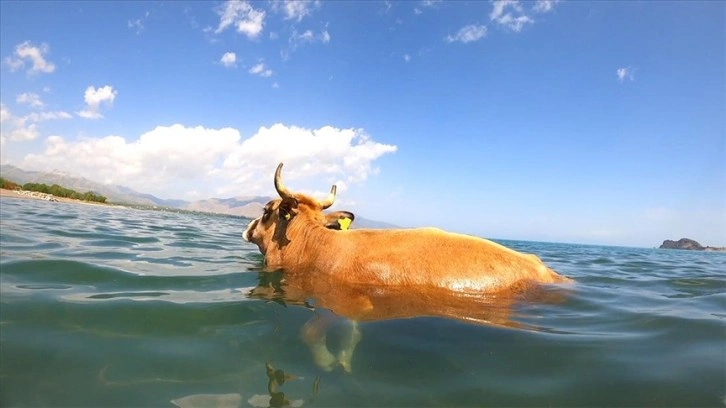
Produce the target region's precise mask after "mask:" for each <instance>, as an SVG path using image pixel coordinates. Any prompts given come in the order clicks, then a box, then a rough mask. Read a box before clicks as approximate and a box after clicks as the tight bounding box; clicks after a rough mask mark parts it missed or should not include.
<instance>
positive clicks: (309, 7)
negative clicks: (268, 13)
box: [272, 0, 322, 22]
mask: <svg viewBox="0 0 726 408" xmlns="http://www.w3.org/2000/svg"><path fill="white" fill-rule="evenodd" d="M321 4H322V3H321V2H320V1H319V0H315V1H312V0H284V1H275V2H273V3H272V10H273V11H276V12H281V13H283V14H284V15H285V17H284V19H285V20H296V21H297V22H300V21H302V19H303V18H305V17H307V16H309V15H311V14H312V12H313V10H315V9H316V8H319V7H320V6H321Z"/></svg>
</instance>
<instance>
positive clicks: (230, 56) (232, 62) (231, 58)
mask: <svg viewBox="0 0 726 408" xmlns="http://www.w3.org/2000/svg"><path fill="white" fill-rule="evenodd" d="M219 62H221V63H222V65H224V66H225V67H227V68H229V67H235V66H237V54H235V53H233V52H225V53H224V55H222V58H220V60H219Z"/></svg>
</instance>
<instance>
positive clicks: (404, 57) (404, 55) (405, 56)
mask: <svg viewBox="0 0 726 408" xmlns="http://www.w3.org/2000/svg"><path fill="white" fill-rule="evenodd" d="M403 60H404V61H406V62H411V56H410V55H408V54H403Z"/></svg>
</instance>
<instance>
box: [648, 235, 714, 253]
mask: <svg viewBox="0 0 726 408" xmlns="http://www.w3.org/2000/svg"><path fill="white" fill-rule="evenodd" d="M659 248H661V249H690V250H694V251H726V247H711V246H703V245H701V244H699V243H698V242H696V241H694V240H692V239H689V238H681V239H679V240H678V241H671V240H670V239H666V240H665V241H663V244H661V246H660V247H659Z"/></svg>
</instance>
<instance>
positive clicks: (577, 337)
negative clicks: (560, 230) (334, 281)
mask: <svg viewBox="0 0 726 408" xmlns="http://www.w3.org/2000/svg"><path fill="white" fill-rule="evenodd" d="M0 222H1V224H0V256H1V261H0V405H2V406H16V407H29V406H32V407H36V406H56V407H57V406H76V407H78V406H85V407H99V406H139V407H141V406H157V407H171V406H174V405H173V404H172V402H171V401H172V400H174V401H175V403H176V404H177V405H181V406H234V407H251V406H255V407H263V406H269V405H270V404H272V405H273V406H275V405H278V402H280V401H278V400H277V399H271V398H270V393H269V389H268V385H269V378H268V376H267V369H266V364H268V363H269V364H270V365H271V366H272V368H273V369H274V370H282V371H283V372H284V373H286V374H288V375H293V376H294V377H295V378H291V379H288V380H287V381H286V382H285V383H284V384H281V385H277V384H275V390H273V391H275V392H284V394H285V399H286V400H287V401H288V402H289V404H290V405H292V406H311V407H312V406H321V407H322V406H407V407H408V406H415V407H423V406H724V395H725V394H726V272H725V271H726V254H724V253H713V252H692V251H679V250H658V249H642V248H620V247H603V246H583V245H569V244H553V243H540V242H521V241H500V242H502V243H504V244H505V245H508V246H510V247H513V248H515V249H517V250H520V251H524V252H530V253H535V254H537V255H539V256H540V257H541V258H542V259H543V260H544V261H545V262H546V263H547V264H548V265H550V266H551V267H552V268H553V269H555V270H557V271H558V272H560V273H562V274H564V275H567V276H570V277H572V278H574V279H576V281H577V284H576V285H574V286H573V287H572V288H571V290H570V291H569V292H568V293H567V296H566V297H565V298H564V299H561V301H558V302H547V303H540V302H523V303H518V304H517V305H516V306H515V307H514V310H513V311H512V312H513V313H512V319H513V320H514V321H515V322H516V323H517V327H492V326H485V325H476V324H468V323H464V322H461V321H454V320H447V319H442V318H433V317H420V318H412V319H396V320H387V321H377V322H366V323H362V324H360V329H361V332H362V340H361V342H360V344H359V345H358V348H357V350H356V352H355V354H354V357H353V360H352V372H351V373H349V374H346V373H344V372H343V371H342V370H341V369H336V370H333V371H331V372H327V371H324V370H322V369H320V368H319V367H318V366H316V365H315V364H314V363H313V361H312V357H311V354H310V352H309V350H308V349H307V347H306V346H305V344H304V343H303V342H302V341H301V339H300V330H301V328H302V327H303V325H304V324H305V323H306V322H307V321H309V320H310V319H311V318H312V317H313V316H320V315H330V314H332V313H331V312H330V311H327V310H324V309H322V308H319V307H318V308H311V307H308V306H305V305H297V304H295V305H294V304H291V303H289V302H286V301H285V298H284V296H283V297H281V298H277V299H275V301H269V300H265V299H258V298H253V297H250V296H249V293H250V290H251V289H252V288H254V287H256V286H257V285H258V283H259V282H260V279H263V280H266V279H267V278H268V277H269V276H268V275H261V274H260V272H259V270H260V267H261V264H262V257H261V255H260V254H259V252H258V250H257V248H256V247H254V246H253V245H252V244H248V243H245V242H243V241H242V239H241V233H242V231H243V229H244V227H245V226H246V224H247V220H245V219H243V218H238V217H226V216H215V215H201V214H188V213H173V212H162V211H142V210H135V209H127V208H114V207H104V206H89V205H81V204H69V203H48V202H43V201H34V200H25V199H14V198H3V199H2V200H0ZM346 326H347V323H346V322H344V321H343V322H340V323H337V324H336V325H334V326H333V329H332V330H331V333H330V336H329V339H328V340H329V342H330V344H331V348H334V347H335V342H336V340H339V339H338V338H339V337H340V336H342V335H341V334H339V333H341V332H344V330H345V328H346ZM278 397H279V396H278Z"/></svg>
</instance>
